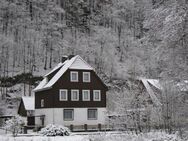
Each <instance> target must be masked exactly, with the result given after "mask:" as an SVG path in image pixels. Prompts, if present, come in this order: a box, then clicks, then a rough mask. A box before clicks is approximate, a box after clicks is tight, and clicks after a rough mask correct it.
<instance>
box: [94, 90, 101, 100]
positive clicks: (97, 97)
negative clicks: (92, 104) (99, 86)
mask: <svg viewBox="0 0 188 141" xmlns="http://www.w3.org/2000/svg"><path fill="white" fill-rule="evenodd" d="M93 100H94V101H100V100H101V91H100V90H94V91H93Z"/></svg>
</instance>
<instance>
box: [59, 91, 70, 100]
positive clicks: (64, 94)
mask: <svg viewBox="0 0 188 141" xmlns="http://www.w3.org/2000/svg"><path fill="white" fill-rule="evenodd" d="M59 100H60V101H67V100H68V96H67V90H65V89H61V90H59Z"/></svg>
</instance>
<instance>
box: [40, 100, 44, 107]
mask: <svg viewBox="0 0 188 141" xmlns="http://www.w3.org/2000/svg"><path fill="white" fill-rule="evenodd" d="M40 106H41V107H44V99H41V101H40Z"/></svg>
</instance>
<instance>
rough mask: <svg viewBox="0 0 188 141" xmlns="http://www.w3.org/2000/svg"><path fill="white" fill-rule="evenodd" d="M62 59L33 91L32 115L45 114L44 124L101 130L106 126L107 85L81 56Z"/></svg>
mask: <svg viewBox="0 0 188 141" xmlns="http://www.w3.org/2000/svg"><path fill="white" fill-rule="evenodd" d="M62 60H63V61H62V62H61V63H59V64H58V65H57V66H56V67H55V68H54V69H53V70H52V71H51V72H49V73H48V74H46V75H45V76H44V79H43V80H42V81H41V83H40V84H39V85H38V86H37V87H36V88H35V89H34V92H35V116H40V115H44V116H45V117H44V125H47V124H62V125H65V126H71V127H74V129H75V130H76V128H77V129H78V130H80V129H82V128H84V127H85V128H88V129H95V128H98V127H100V128H101V127H102V126H103V125H104V124H105V113H106V92H107V86H106V85H105V84H104V83H103V82H102V81H101V79H100V78H99V77H98V76H97V74H96V73H95V71H94V69H93V68H92V67H91V66H90V65H89V64H88V63H87V62H85V61H84V60H83V59H82V58H81V57H80V56H78V55H77V56H74V57H73V56H71V57H68V58H65V57H64V58H63V59H62ZM36 124H39V125H40V124H41V120H40V119H39V120H36Z"/></svg>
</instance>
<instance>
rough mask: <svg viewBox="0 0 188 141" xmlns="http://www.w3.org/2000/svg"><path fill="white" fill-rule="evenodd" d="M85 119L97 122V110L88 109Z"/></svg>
mask: <svg viewBox="0 0 188 141" xmlns="http://www.w3.org/2000/svg"><path fill="white" fill-rule="evenodd" d="M87 117H88V120H97V109H88V111H87Z"/></svg>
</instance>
